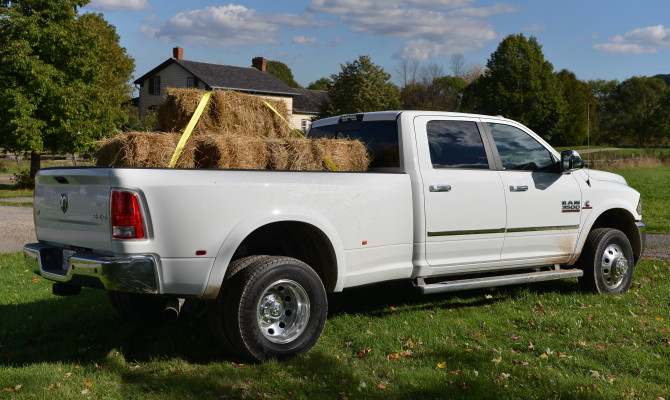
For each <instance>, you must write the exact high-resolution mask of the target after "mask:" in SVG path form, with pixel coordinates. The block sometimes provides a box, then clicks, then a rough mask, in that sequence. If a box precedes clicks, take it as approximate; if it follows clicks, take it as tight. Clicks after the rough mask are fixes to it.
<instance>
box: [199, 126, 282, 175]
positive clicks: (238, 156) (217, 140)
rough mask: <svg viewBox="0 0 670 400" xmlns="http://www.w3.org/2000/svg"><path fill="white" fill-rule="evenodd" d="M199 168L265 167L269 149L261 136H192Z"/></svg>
mask: <svg viewBox="0 0 670 400" xmlns="http://www.w3.org/2000/svg"><path fill="white" fill-rule="evenodd" d="M194 142H195V165H196V166H197V167H199V168H222V169H265V168H266V167H267V165H268V159H269V151H268V149H267V146H266V145H265V142H264V141H263V139H262V138H256V137H245V136H223V135H216V134H209V135H200V136H197V137H195V138H194Z"/></svg>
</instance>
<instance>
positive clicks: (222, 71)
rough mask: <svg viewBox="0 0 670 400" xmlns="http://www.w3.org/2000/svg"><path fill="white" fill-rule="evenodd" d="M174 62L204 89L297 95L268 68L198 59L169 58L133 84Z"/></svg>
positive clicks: (142, 80) (295, 91)
mask: <svg viewBox="0 0 670 400" xmlns="http://www.w3.org/2000/svg"><path fill="white" fill-rule="evenodd" d="M172 63H176V64H177V65H179V66H180V67H182V68H184V69H185V70H186V71H188V72H189V73H191V74H192V75H193V76H194V77H196V78H197V79H198V80H199V81H201V82H202V83H204V84H205V85H207V88H208V89H230V90H237V91H241V92H251V93H266V94H275V95H284V96H297V97H299V96H298V95H299V93H298V91H297V90H295V89H293V88H291V87H290V86H288V85H287V84H285V83H284V82H282V81H281V80H279V79H278V78H277V77H275V76H274V75H272V74H271V73H269V72H261V71H259V70H258V69H256V68H254V67H236V66H233V65H222V64H211V63H204V62H199V61H188V60H178V59H175V58H169V59H167V60H166V61H165V62H163V63H162V64H160V65H159V66H157V67H156V68H154V69H152V70H151V71H149V72H147V73H146V74H144V75H142V76H141V77H139V78H138V79H136V80H135V82H134V83H135V84H140V83H142V82H144V81H145V80H146V79H147V78H149V77H151V76H153V75H156V74H157V73H158V72H159V71H160V70H162V69H164V68H166V67H167V66H168V65H170V64H172Z"/></svg>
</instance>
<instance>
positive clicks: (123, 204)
mask: <svg viewBox="0 0 670 400" xmlns="http://www.w3.org/2000/svg"><path fill="white" fill-rule="evenodd" d="M111 214H112V237H114V238H115V239H144V221H143V220H142V210H141V209H140V202H139V200H138V199H137V195H136V194H135V193H129V192H121V191H118V190H114V191H112V212H111Z"/></svg>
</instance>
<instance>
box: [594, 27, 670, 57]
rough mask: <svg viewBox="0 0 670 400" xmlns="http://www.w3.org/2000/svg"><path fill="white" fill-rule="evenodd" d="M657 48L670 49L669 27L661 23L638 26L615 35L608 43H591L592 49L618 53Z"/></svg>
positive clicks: (655, 51)
mask: <svg viewBox="0 0 670 400" xmlns="http://www.w3.org/2000/svg"><path fill="white" fill-rule="evenodd" d="M659 48H664V49H670V28H665V27H664V26H663V25H656V26H649V27H646V28H638V29H635V30H632V31H630V32H627V33H626V34H624V35H623V36H622V35H616V36H614V37H613V38H611V39H610V41H609V42H608V43H600V44H595V45H593V49H594V50H598V51H604V52H607V53H620V54H650V53H657V52H658V50H659Z"/></svg>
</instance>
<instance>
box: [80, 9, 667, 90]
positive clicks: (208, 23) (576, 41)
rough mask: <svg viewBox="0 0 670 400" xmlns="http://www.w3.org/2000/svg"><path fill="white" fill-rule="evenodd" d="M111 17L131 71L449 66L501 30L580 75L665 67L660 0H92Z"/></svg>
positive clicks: (488, 46)
mask: <svg viewBox="0 0 670 400" xmlns="http://www.w3.org/2000/svg"><path fill="white" fill-rule="evenodd" d="M86 11H90V12H100V13H103V14H104V16H105V19H106V20H107V21H109V22H110V23H111V24H112V25H114V26H116V28H117V32H118V34H119V35H120V37H121V45H122V46H123V47H125V48H126V50H127V51H128V54H129V55H130V56H132V57H133V58H134V59H135V64H136V69H135V74H134V75H135V77H136V78H137V77H139V76H141V75H143V74H145V73H146V72H148V71H149V70H151V69H152V68H154V67H155V66H157V65H158V64H160V63H161V62H163V61H164V60H165V59H167V58H168V57H171V56H172V48H173V47H175V46H181V47H183V48H184V59H187V60H193V61H203V62H212V63H219V64H228V65H238V66H250V65H251V59H252V58H253V57H257V56H263V57H265V58H267V59H269V60H278V61H281V62H283V63H285V64H287V65H288V66H289V67H290V68H291V70H292V71H293V75H294V78H295V80H296V81H297V82H298V83H300V84H301V85H303V86H306V85H308V84H309V83H310V82H313V81H315V80H317V79H319V78H321V77H324V76H330V75H331V74H333V73H338V72H339V71H340V70H341V69H340V64H344V63H345V62H347V61H352V60H355V59H357V58H358V56H360V55H369V56H370V57H371V58H372V61H373V62H374V63H376V64H377V65H381V66H382V67H383V68H384V69H385V70H386V71H387V72H389V73H391V74H392V75H393V79H394V81H395V82H396V83H399V76H398V74H397V73H396V70H397V68H398V66H399V65H400V63H401V62H402V60H403V59H405V60H408V61H413V60H416V61H418V62H420V63H421V65H423V66H427V65H430V64H432V65H437V66H441V67H442V68H443V71H444V73H445V74H449V73H450V71H451V67H450V65H451V56H452V55H453V54H456V53H460V54H462V55H463V57H464V60H465V63H466V65H467V64H481V65H485V64H486V62H487V60H488V58H489V57H490V55H491V53H492V52H493V51H494V50H495V49H496V47H497V46H498V43H499V42H500V41H501V40H502V39H503V38H504V37H505V36H507V35H509V34H517V33H523V34H524V35H526V36H531V35H532V36H535V37H536V38H537V39H538V41H539V43H540V44H541V45H542V49H543V52H544V56H545V58H546V59H547V60H548V61H549V62H551V63H552V64H553V65H554V69H555V70H556V71H559V70H561V69H564V68H565V69H568V70H570V71H572V72H574V73H575V74H576V75H577V77H578V78H579V79H582V80H590V79H607V80H610V79H618V80H625V79H627V78H630V77H631V76H653V75H656V74H670V1H668V0H640V1H635V2H634V1H619V0H580V1H576V0H507V1H506V0H500V1H488V0H398V1H392V2H391V1H381V0H377V1H374V0H276V1H267V0H263V1H260V0H258V1H255V0H252V1H241V0H238V1H232V2H228V1H224V2H217V1H212V0H190V1H188V2H185V1H177V0H92V1H91V3H90V4H89V5H87V6H86V7H85V8H84V9H83V12H86Z"/></svg>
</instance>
